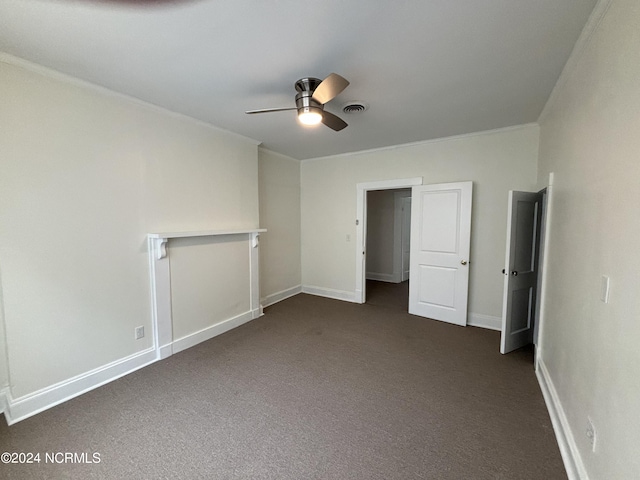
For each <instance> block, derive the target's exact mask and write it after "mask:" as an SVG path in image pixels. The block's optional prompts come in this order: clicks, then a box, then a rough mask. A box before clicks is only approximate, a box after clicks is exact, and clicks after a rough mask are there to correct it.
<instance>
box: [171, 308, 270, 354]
mask: <svg viewBox="0 0 640 480" xmlns="http://www.w3.org/2000/svg"><path fill="white" fill-rule="evenodd" d="M259 316H260V310H259V309H257V310H254V311H251V310H249V311H248V312H244V313H241V314H240V315H236V316H235V317H232V318H229V319H227V320H223V321H221V322H219V323H216V324H215V325H211V326H210V327H207V328H203V329H202V330H199V331H197V332H194V333H191V334H189V335H186V336H184V337H182V338H179V339H177V340H174V341H173V343H172V344H171V348H172V353H178V352H181V351H182V350H186V349H187V348H191V347H193V346H195V345H197V344H199V343H202V342H205V341H207V340H209V339H211V338H213V337H217V336H218V335H222V334H223V333H225V332H228V331H229V330H231V329H233V328H236V327H239V326H240V325H243V324H245V323H247V322H250V321H251V320H253V319H255V318H258V317H259Z"/></svg>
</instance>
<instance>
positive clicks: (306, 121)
mask: <svg viewBox="0 0 640 480" xmlns="http://www.w3.org/2000/svg"><path fill="white" fill-rule="evenodd" d="M298 120H299V121H300V123H302V124H303V125H318V124H319V123H320V122H322V114H321V113H320V112H318V111H316V110H309V111H305V112H300V113H299V114H298Z"/></svg>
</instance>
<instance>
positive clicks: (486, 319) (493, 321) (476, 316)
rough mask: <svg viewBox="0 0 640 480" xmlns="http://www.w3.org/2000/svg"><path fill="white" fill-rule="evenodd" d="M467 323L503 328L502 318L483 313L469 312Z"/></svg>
mask: <svg viewBox="0 0 640 480" xmlns="http://www.w3.org/2000/svg"><path fill="white" fill-rule="evenodd" d="M467 325H469V326H471V327H480V328H487V329H489V330H498V331H501V330H502V318H500V317H493V316H491V315H484V314H482V313H469V314H468V315H467Z"/></svg>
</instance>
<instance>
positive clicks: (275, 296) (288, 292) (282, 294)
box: [262, 285, 302, 307]
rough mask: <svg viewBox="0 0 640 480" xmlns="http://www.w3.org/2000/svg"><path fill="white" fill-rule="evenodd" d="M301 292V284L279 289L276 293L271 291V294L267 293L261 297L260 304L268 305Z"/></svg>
mask: <svg viewBox="0 0 640 480" xmlns="http://www.w3.org/2000/svg"><path fill="white" fill-rule="evenodd" d="M301 292H302V285H296V286H295V287H291V288H287V289H285V290H281V291H279V292H276V293H272V294H271V295H267V296H266V297H264V298H263V299H262V306H263V307H268V306H270V305H273V304H274V303H278V302H281V301H282V300H286V299H287V298H289V297H293V296H294V295H297V294H299V293H301Z"/></svg>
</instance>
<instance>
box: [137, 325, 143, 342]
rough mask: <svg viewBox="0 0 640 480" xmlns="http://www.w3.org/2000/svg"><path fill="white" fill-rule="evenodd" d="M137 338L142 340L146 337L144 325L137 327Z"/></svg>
mask: <svg viewBox="0 0 640 480" xmlns="http://www.w3.org/2000/svg"><path fill="white" fill-rule="evenodd" d="M135 333H136V340H140V339H141V338H142V337H144V327H136V331H135Z"/></svg>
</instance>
